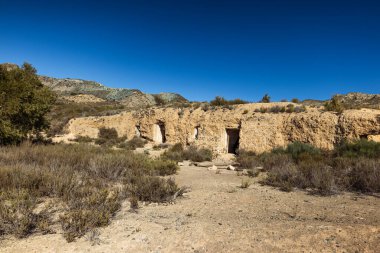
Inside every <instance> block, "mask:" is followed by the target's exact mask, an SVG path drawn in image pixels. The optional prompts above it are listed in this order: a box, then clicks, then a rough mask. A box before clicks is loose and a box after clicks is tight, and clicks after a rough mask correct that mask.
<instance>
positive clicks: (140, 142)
mask: <svg viewBox="0 0 380 253" xmlns="http://www.w3.org/2000/svg"><path fill="white" fill-rule="evenodd" d="M146 143H147V141H146V140H144V139H142V138H140V137H137V136H135V137H133V138H132V139H131V140H129V141H126V142H122V143H120V144H119V145H118V146H117V147H118V148H122V149H126V150H135V149H136V148H143V147H144V146H145V144H146Z"/></svg>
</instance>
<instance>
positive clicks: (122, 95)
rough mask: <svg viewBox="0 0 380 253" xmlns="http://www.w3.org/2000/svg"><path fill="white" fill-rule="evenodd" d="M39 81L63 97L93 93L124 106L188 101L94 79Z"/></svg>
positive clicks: (176, 96) (172, 95)
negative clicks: (110, 85) (103, 82)
mask: <svg viewBox="0 0 380 253" xmlns="http://www.w3.org/2000/svg"><path fill="white" fill-rule="evenodd" d="M2 65H3V66H6V68H7V69H9V70H10V69H13V68H18V66H17V65H16V64H12V63H4V64H2ZM39 79H40V81H41V82H42V83H43V84H44V85H46V86H48V87H50V88H51V89H52V90H53V91H55V92H56V93H57V94H58V95H60V96H63V97H68V96H75V95H80V94H87V95H93V96H95V97H97V98H101V99H104V100H106V101H116V102H120V103H121V104H123V105H125V106H126V107H146V106H153V105H160V104H171V103H176V102H179V103H183V102H188V101H187V99H185V98H184V97H183V96H181V95H179V94H177V93H160V94H147V93H143V92H141V91H140V90H138V89H125V88H110V87H107V86H105V85H103V84H100V83H98V82H94V81H87V80H82V79H72V78H54V77H48V76H39Z"/></svg>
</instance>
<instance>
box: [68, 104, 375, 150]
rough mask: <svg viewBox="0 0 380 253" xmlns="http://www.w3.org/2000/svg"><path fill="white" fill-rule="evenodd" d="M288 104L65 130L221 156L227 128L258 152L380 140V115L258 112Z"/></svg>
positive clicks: (95, 122)
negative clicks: (113, 134)
mask: <svg viewBox="0 0 380 253" xmlns="http://www.w3.org/2000/svg"><path fill="white" fill-rule="evenodd" d="M287 104H288V103H270V104H245V105H238V106H234V108H233V109H231V110H230V109H223V108H219V109H216V110H208V111H204V110H202V109H201V108H197V109H192V108H186V109H176V108H156V109H147V110H140V111H135V112H123V113H121V114H118V115H113V116H106V117H88V118H77V119H73V120H71V121H70V122H69V124H68V125H67V126H66V131H67V133H68V134H70V135H71V136H77V135H80V136H89V137H93V138H96V137H97V134H98V129H99V128H100V127H109V128H111V127H113V128H115V129H116V130H117V131H118V133H119V135H120V136H123V135H126V136H127V137H128V138H132V137H133V136H134V135H136V134H137V135H141V136H142V137H143V138H146V139H148V140H151V141H153V140H155V141H156V142H160V138H162V137H160V136H159V137H157V134H158V132H160V134H164V136H165V139H166V142H168V143H171V144H174V143H178V142H179V143H182V144H184V145H185V144H194V145H197V146H204V147H208V148H211V149H213V150H214V151H215V152H217V153H226V152H227V151H228V145H229V141H230V140H231V139H232V138H234V137H233V136H229V134H228V133H229V131H228V130H229V129H235V130H236V131H235V132H236V133H238V138H239V148H240V149H244V150H250V151H254V152H257V153H261V152H264V151H269V150H271V149H273V148H275V147H281V146H285V145H287V144H288V143H291V142H294V141H301V142H305V143H311V144H312V145H315V146H317V147H319V148H323V149H332V148H333V147H334V145H335V144H337V143H338V142H339V141H341V140H342V139H345V138H347V139H358V138H368V139H374V140H376V139H377V138H378V137H379V136H380V110H373V109H361V110H346V111H344V112H343V113H342V114H336V113H332V112H323V111H321V110H318V109H315V108H307V111H306V112H300V113H260V112H255V109H258V108H261V107H263V106H267V107H271V106H273V105H281V106H283V105H287ZM157 129H158V130H161V131H157ZM161 140H162V139H161Z"/></svg>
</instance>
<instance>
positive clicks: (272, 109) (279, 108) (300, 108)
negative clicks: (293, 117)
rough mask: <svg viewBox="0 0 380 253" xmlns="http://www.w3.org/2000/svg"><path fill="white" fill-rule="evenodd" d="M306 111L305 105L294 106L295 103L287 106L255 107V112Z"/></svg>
mask: <svg viewBox="0 0 380 253" xmlns="http://www.w3.org/2000/svg"><path fill="white" fill-rule="evenodd" d="M305 111H306V107H305V106H294V105H293V104H288V105H287V106H279V105H275V106H272V107H261V108H260V109H255V112H261V113H293V112H294V113H300V112H305Z"/></svg>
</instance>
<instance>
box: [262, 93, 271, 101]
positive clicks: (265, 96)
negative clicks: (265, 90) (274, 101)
mask: <svg viewBox="0 0 380 253" xmlns="http://www.w3.org/2000/svg"><path fill="white" fill-rule="evenodd" d="M260 103H270V96H269V95H268V94H265V95H264V97H263V98H262V99H261V100H260Z"/></svg>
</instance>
